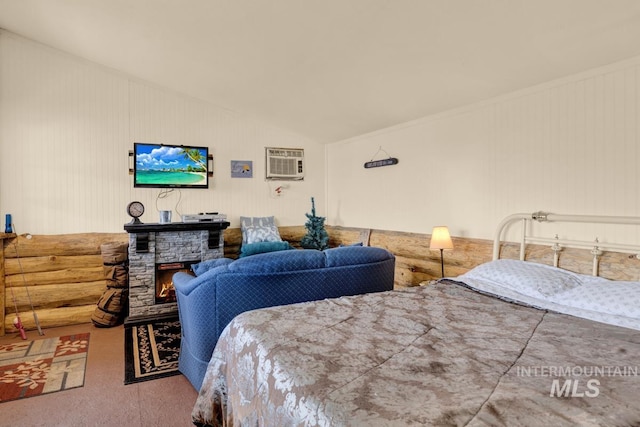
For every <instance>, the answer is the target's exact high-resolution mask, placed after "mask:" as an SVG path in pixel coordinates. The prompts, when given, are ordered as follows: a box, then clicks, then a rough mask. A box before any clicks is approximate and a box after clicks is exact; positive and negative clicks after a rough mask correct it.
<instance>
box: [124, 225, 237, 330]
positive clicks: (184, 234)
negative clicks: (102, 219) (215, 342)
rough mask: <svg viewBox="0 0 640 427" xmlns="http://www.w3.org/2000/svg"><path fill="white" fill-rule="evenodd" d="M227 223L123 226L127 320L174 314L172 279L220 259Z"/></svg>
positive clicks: (176, 310)
mask: <svg viewBox="0 0 640 427" xmlns="http://www.w3.org/2000/svg"><path fill="white" fill-rule="evenodd" d="M228 226H229V223H228V222H202V223H169V224H125V226H124V228H125V230H126V231H127V232H128V233H129V317H128V318H127V320H126V321H125V323H128V322H134V321H138V320H147V319H150V318H151V319H152V318H159V317H166V316H169V315H175V314H177V312H178V306H177V303H176V298H175V291H174V289H173V283H172V277H173V274H175V273H176V272H177V271H185V272H190V271H191V265H193V264H195V263H198V262H200V261H206V260H209V259H215V258H222V257H223V256H224V237H223V232H224V230H225V229H226V228H227V227H228Z"/></svg>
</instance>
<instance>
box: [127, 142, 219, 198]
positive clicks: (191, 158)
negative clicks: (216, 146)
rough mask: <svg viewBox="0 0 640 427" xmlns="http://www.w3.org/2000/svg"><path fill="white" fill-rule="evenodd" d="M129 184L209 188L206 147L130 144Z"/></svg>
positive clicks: (207, 152) (136, 185)
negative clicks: (131, 150) (131, 179)
mask: <svg viewBox="0 0 640 427" xmlns="http://www.w3.org/2000/svg"><path fill="white" fill-rule="evenodd" d="M133 157H134V161H133V186H134V187H147V188H209V173H208V172H209V168H208V164H209V163H208V158H209V149H208V148H207V147H194V146H186V145H166V144H149V143H142V142H135V143H134V144H133Z"/></svg>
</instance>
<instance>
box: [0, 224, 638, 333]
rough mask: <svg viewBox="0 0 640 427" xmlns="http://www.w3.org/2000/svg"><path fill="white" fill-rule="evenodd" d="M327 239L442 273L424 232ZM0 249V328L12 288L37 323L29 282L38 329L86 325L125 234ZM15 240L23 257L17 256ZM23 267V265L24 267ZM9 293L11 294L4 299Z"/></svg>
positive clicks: (403, 269) (572, 256) (506, 253)
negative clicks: (109, 258) (104, 249)
mask: <svg viewBox="0 0 640 427" xmlns="http://www.w3.org/2000/svg"><path fill="white" fill-rule="evenodd" d="M326 229H327V232H328V234H329V245H330V246H331V247H336V246H340V245H351V244H354V243H359V242H361V243H362V244H364V245H369V246H378V247H382V248H385V249H388V250H389V251H391V252H392V253H393V254H394V255H395V256H396V269H395V283H394V287H395V288H396V289H400V288H406V287H411V286H418V285H420V284H422V283H425V282H429V281H432V280H437V279H439V278H440V274H441V271H440V251H432V250H430V249H429V240H430V238H431V236H430V235H428V234H420V233H407V232H397V231H388V230H374V229H365V228H350V227H337V226H326ZM279 231H280V236H281V237H282V239H283V240H286V241H288V242H289V243H291V245H292V246H293V247H295V248H299V247H300V244H299V242H300V240H302V237H303V236H304V235H305V234H306V229H305V227H304V226H290V227H279ZM0 239H1V240H2V242H3V251H0V303H1V304H0V309H2V310H3V311H2V318H3V319H4V322H2V323H3V324H2V325H0V334H5V333H8V332H17V331H15V328H14V327H13V318H14V317H15V309H14V307H13V300H12V298H11V297H10V293H9V291H10V290H13V292H14V294H15V296H16V302H17V305H18V311H19V312H20V316H21V319H22V322H23V324H24V327H25V329H27V330H33V329H35V323H34V320H33V315H32V312H31V307H30V305H29V301H28V296H27V288H28V289H29V295H30V297H31V301H32V302H33V305H34V308H35V310H36V313H37V314H38V319H39V321H40V324H41V327H43V328H50V327H56V326H65V325H71V324H79V323H89V322H90V321H91V315H92V314H93V312H94V310H95V305H96V303H97V301H98V299H99V298H100V296H101V295H102V292H103V291H104V289H105V287H106V281H105V279H104V275H103V265H102V257H101V255H100V245H101V244H103V243H106V242H112V241H116V242H122V243H128V241H129V240H128V239H129V236H128V234H127V233H124V232H123V233H103V234H100V233H88V234H73V235H53V236H35V235H34V236H32V237H31V238H30V239H27V237H26V236H15V235H3V234H2V233H0ZM224 240H225V246H224V248H225V257H228V258H233V259H235V258H237V257H238V255H239V253H240V247H241V243H242V233H241V231H240V228H228V229H226V230H225V232H224ZM452 240H453V244H454V249H453V250H447V251H444V264H445V276H447V277H456V276H459V275H461V274H464V273H466V272H467V271H469V270H470V269H472V268H473V267H475V266H477V265H480V264H482V263H484V262H487V261H490V260H491V257H492V246H493V242H492V241H489V240H481V239H468V238H462V237H455V236H454V237H453V238H452ZM13 243H15V244H17V246H18V252H19V255H20V263H18V260H17V259H16V256H15V250H14V248H13V247H12V246H13ZM519 249H520V245H519V244H516V243H505V244H503V245H502V247H501V255H500V257H501V258H509V259H518V258H519ZM525 259H527V260H529V261H535V262H540V263H543V264H547V265H553V251H551V249H550V248H549V247H548V246H540V245H527V248H526V251H525ZM592 260H593V256H592V255H591V253H590V251H589V250H586V249H584V250H583V249H567V248H565V249H563V250H562V252H561V253H560V262H559V265H560V267H562V268H564V269H567V270H571V271H574V272H578V273H582V274H591V269H592V265H593V264H592ZM20 266H22V271H23V272H24V276H23V275H22V273H21V269H20ZM599 270H600V275H601V276H602V277H606V278H608V279H617V280H633V281H639V280H640V260H638V259H637V258H636V257H635V255H629V254H623V253H614V252H604V253H603V254H602V256H601V258H600V261H599ZM8 296H9V297H8Z"/></svg>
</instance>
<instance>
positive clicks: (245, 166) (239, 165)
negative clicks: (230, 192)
mask: <svg viewBox="0 0 640 427" xmlns="http://www.w3.org/2000/svg"><path fill="white" fill-rule="evenodd" d="M231 178H253V161H251V160H231Z"/></svg>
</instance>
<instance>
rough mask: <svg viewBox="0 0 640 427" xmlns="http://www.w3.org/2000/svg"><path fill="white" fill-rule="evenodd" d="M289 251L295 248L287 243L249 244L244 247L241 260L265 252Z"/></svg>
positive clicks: (241, 251)
mask: <svg viewBox="0 0 640 427" xmlns="http://www.w3.org/2000/svg"><path fill="white" fill-rule="evenodd" d="M288 249H293V247H292V246H291V245H290V244H289V242H285V241H281V242H257V243H247V244H245V245H242V248H241V249H240V258H243V257H246V256H249V255H256V254H263V253H265V252H275V251H285V250H288Z"/></svg>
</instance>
